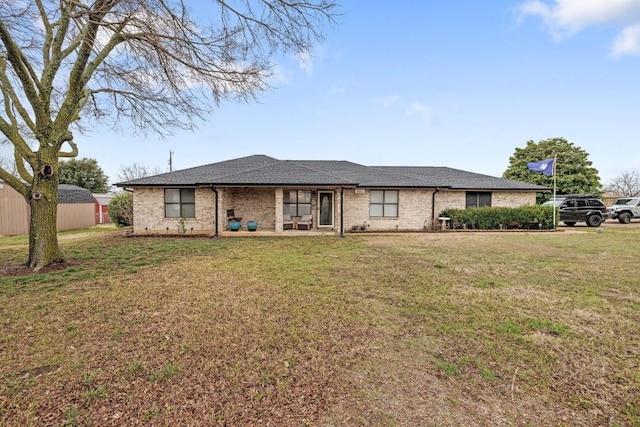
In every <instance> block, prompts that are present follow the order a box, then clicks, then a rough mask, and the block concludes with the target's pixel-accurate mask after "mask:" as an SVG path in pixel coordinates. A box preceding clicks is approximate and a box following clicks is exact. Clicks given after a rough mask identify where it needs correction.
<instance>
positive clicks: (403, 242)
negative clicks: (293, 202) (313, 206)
mask: <svg viewBox="0 0 640 427" xmlns="http://www.w3.org/2000/svg"><path fill="white" fill-rule="evenodd" d="M599 230H600V231H601V232H596V231H597V230H595V229H590V228H586V227H576V229H575V230H573V231H571V232H558V233H426V234H396V235H363V234H357V235H348V236H347V237H346V238H339V237H291V238H260V237H254V238H227V239H224V238H223V239H214V240H212V239H206V238H168V237H165V238H125V237H122V233H121V232H120V231H117V230H111V229H105V228H102V229H95V230H90V231H85V232H75V233H73V232H72V233H61V235H60V241H61V244H62V246H63V248H64V251H65V253H66V255H67V257H68V259H69V263H68V265H66V266H64V268H54V269H49V270H46V271H41V272H39V273H31V274H24V272H23V270H22V269H20V268H18V265H19V264H20V262H22V261H24V260H26V257H27V242H26V238H24V237H18V238H0V273H1V276H0V325H1V331H2V332H1V334H0V426H48V425H51V426H61V425H65V426H76V425H77V426H110V425H112V426H130V425H153V426H201V425H206V426H209V425H212V426H215V425H219V426H249V425H256V426H257V425H260V426H462V425H464V426H578V425H579V426H640V333H639V330H640V274H639V270H638V254H639V253H640V227H635V226H628V227H625V226H619V227H617V226H614V225H612V226H609V227H603V228H601V229H599Z"/></svg>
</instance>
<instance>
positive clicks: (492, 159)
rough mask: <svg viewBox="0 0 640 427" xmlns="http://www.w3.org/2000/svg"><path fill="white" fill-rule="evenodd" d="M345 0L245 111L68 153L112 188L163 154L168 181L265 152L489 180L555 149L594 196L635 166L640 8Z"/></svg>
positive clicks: (226, 109)
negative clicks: (593, 174)
mask: <svg viewBox="0 0 640 427" xmlns="http://www.w3.org/2000/svg"><path fill="white" fill-rule="evenodd" d="M194 1H195V0H194ZM198 1H201V2H202V3H203V4H204V1H205V0H198ZM338 1H340V0H338ZM341 3H342V4H341V8H340V12H341V13H342V16H341V17H339V18H338V20H337V22H336V24H335V25H333V26H328V27H326V28H325V29H324V32H325V39H324V40H323V41H322V42H321V43H319V44H318V46H317V47H316V48H315V49H314V50H313V51H312V52H310V56H309V57H308V58H306V60H304V61H301V60H300V58H296V57H294V56H283V57H279V58H275V66H276V68H275V69H276V70H277V76H276V77H275V79H274V81H273V82H272V84H273V85H274V86H275V87H274V88H273V89H272V90H270V91H267V92H263V93H260V94H258V99H257V101H254V102H249V103H239V102H233V101H228V102H223V103H222V104H221V105H220V106H219V107H217V108H215V109H214V111H213V113H212V114H211V115H210V116H209V117H207V118H206V119H205V120H204V121H202V122H199V123H198V129H196V130H195V131H185V132H182V131H178V132H176V133H175V135H173V136H172V137H169V138H167V139H161V138H159V137H157V136H155V135H153V134H149V135H147V136H144V137H141V136H137V135H135V134H134V133H132V132H128V131H127V130H126V129H125V130H123V131H121V132H115V131H112V130H110V129H109V128H99V129H94V130H93V131H90V132H89V133H88V134H86V135H76V142H77V143H78V146H79V149H80V154H79V157H90V158H95V159H97V160H98V163H99V164H100V166H101V167H102V169H103V170H104V171H105V173H106V174H107V175H108V176H109V177H110V180H109V181H110V182H111V183H114V182H117V181H118V179H117V177H118V172H119V168H120V167H121V166H127V165H131V164H133V163H138V164H142V165H145V166H146V167H148V168H150V169H151V168H158V169H160V170H163V171H168V162H169V156H170V152H172V164H173V170H178V169H184V168H188V167H193V166H199V165H203V164H208V163H214V162H219V161H223V160H229V159H233V158H238V157H243V156H249V155H253V154H265V155H268V156H272V157H275V158H278V159H288V160H295V159H304V160H312V159H319V160H348V161H352V162H355V163H360V164H364V165H369V166H376V165H402V166H447V167H451V168H456V169H462V170H466V171H470V172H476V173H481V174H486V175H491V176H498V177H499V176H502V173H503V172H504V171H505V170H506V169H507V167H508V165H509V157H510V156H512V155H513V154H514V152H515V149H516V148H519V147H524V146H526V143H527V141H529V140H533V141H535V142H538V141H540V140H544V139H548V138H555V137H563V138H566V139H567V140H568V141H569V142H572V143H574V144H575V145H576V146H578V147H580V148H582V149H583V150H585V151H586V152H587V153H588V154H589V160H590V161H591V162H593V166H594V167H595V168H596V169H597V170H598V171H599V173H600V178H601V182H602V183H603V184H606V183H607V182H608V181H610V180H612V179H613V178H615V177H616V176H619V175H620V174H621V173H622V172H624V171H626V170H630V169H636V168H640V141H639V137H640V77H639V76H640V0H526V1H525V0H485V1H478V0H456V1H436V0H398V1H393V2H391V1H388V0H342V2H341ZM201 6H202V5H201ZM541 160H542V159H541Z"/></svg>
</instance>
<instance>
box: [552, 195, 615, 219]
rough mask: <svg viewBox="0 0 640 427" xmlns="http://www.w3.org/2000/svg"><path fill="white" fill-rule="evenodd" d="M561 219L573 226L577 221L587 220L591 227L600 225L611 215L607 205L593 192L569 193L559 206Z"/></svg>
mask: <svg viewBox="0 0 640 427" xmlns="http://www.w3.org/2000/svg"><path fill="white" fill-rule="evenodd" d="M558 210H559V211H560V221H562V222H564V223H565V225H567V226H569V227H573V226H574V225H576V223H577V222H583V221H584V222H586V223H587V225H588V226H589V227H599V226H600V224H602V222H603V221H605V220H606V219H607V218H608V217H609V211H608V209H607V206H606V205H605V204H604V203H603V202H602V200H600V199H599V198H598V197H597V196H594V195H591V194H580V195H575V194H574V195H568V196H566V199H565V200H564V201H563V202H562V203H560V206H559V207H558Z"/></svg>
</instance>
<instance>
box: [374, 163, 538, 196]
mask: <svg viewBox="0 0 640 427" xmlns="http://www.w3.org/2000/svg"><path fill="white" fill-rule="evenodd" d="M376 168H377V169H382V170H386V171H390V172H393V173H397V174H399V175H403V176H407V177H411V178H414V179H418V180H421V181H422V182H425V183H438V184H437V186H438V187H446V188H452V189H460V190H463V189H476V190H532V189H537V190H539V191H542V190H546V189H547V188H546V187H542V186H539V185H535V184H529V183H526V182H520V181H514V180H511V179H504V178H496V177H494V176H489V175H482V174H479V173H473V172H467V171H463V170H460V169H452V168H448V167H436V166H423V167H415V166H413V167H412V166H376Z"/></svg>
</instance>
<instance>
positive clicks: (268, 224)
mask: <svg viewBox="0 0 640 427" xmlns="http://www.w3.org/2000/svg"><path fill="white" fill-rule="evenodd" d="M195 194H196V218H187V219H185V227H186V229H187V233H194V234H196V233H197V234H205V233H206V234H210V233H213V232H214V230H215V207H214V200H215V193H214V191H213V190H211V189H210V188H196V193H195ZM369 197H370V196H369V190H365V191H364V192H363V193H360V192H358V193H356V192H355V190H354V189H345V190H344V230H345V231H347V232H348V231H350V230H351V229H352V227H356V228H358V229H359V228H360V226H362V225H364V226H365V228H366V231H421V230H425V229H431V227H432V226H433V224H432V215H435V217H436V224H435V225H437V218H438V216H439V215H440V212H442V211H443V210H444V209H447V208H455V209H464V208H465V199H466V192H465V191H448V190H440V191H439V192H438V193H437V194H436V196H435V209H434V210H432V199H433V191H432V190H400V193H399V200H398V203H399V205H398V213H399V216H398V217H397V218H370V217H369ZM535 198H536V195H535V193H533V192H514V191H494V192H492V201H491V202H492V206H495V207H518V206H522V205H528V204H535ZM282 202H283V189H282V188H273V187H270V188H250V187H240V188H221V189H218V215H219V224H218V227H219V228H218V231H219V232H220V233H222V232H224V231H225V230H226V228H227V209H233V210H234V214H235V216H236V217H241V218H242V226H243V228H245V229H246V223H247V221H257V222H258V230H273V231H276V230H277V231H282ZM312 212H313V228H314V229H315V228H317V192H316V196H315V197H313V198H312ZM167 227H168V228H169V230H168V231H167ZM192 227H193V231H192V230H191V228H192ZM179 228H180V218H165V217H164V190H163V189H162V188H136V189H135V192H134V231H135V232H136V233H145V232H153V233H167V232H169V233H177V232H178V231H179ZM334 228H335V229H336V230H339V228H340V190H339V189H336V190H335V191H334Z"/></svg>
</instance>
